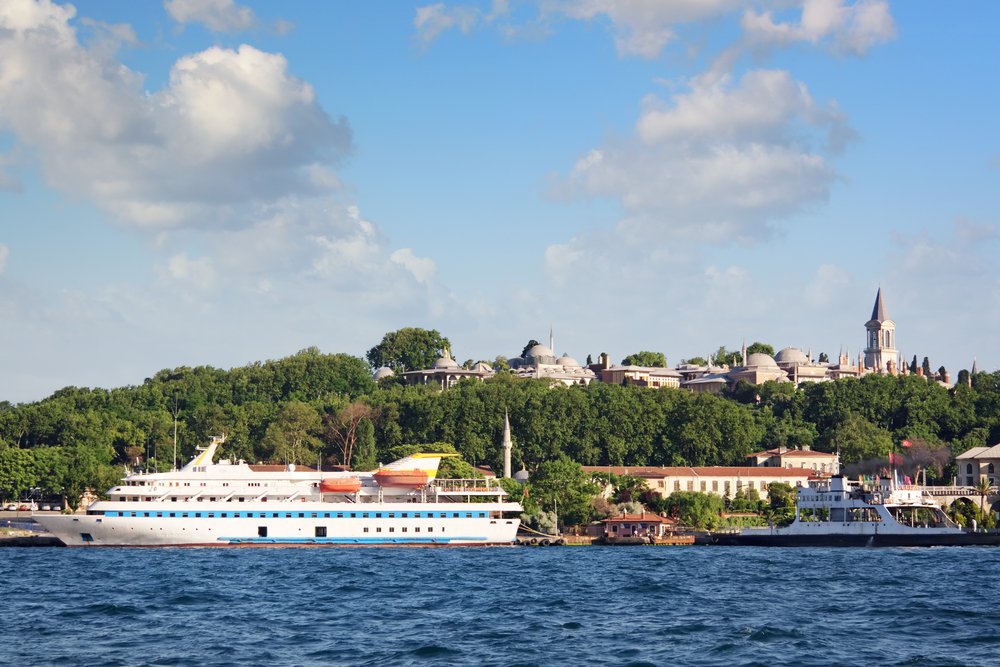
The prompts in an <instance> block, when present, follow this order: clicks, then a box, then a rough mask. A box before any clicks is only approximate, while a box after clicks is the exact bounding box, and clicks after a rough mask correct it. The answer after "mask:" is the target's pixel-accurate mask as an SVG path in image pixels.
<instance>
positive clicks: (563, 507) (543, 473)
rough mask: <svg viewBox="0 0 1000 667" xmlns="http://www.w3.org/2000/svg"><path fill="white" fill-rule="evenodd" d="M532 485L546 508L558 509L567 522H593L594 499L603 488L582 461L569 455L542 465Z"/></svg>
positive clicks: (532, 491) (533, 491)
mask: <svg viewBox="0 0 1000 667" xmlns="http://www.w3.org/2000/svg"><path fill="white" fill-rule="evenodd" d="M530 486H531V490H530V494H531V495H532V496H534V498H535V499H536V500H537V501H539V503H541V504H542V506H543V507H542V508H543V509H556V508H558V514H559V519H560V521H561V522H562V524H563V525H567V524H580V523H586V522H587V521H589V520H590V517H591V513H592V511H593V506H592V505H591V503H590V499H591V498H592V497H593V496H595V495H596V494H597V493H598V491H599V489H598V488H597V485H596V484H594V483H593V482H592V481H591V480H590V476H589V475H587V473H585V472H584V471H583V468H581V467H580V464H579V463H577V462H575V461H573V460H571V459H570V458H569V457H567V456H561V457H560V458H558V459H554V460H552V461H545V462H543V463H541V464H539V466H538V469H537V470H535V472H534V474H532V475H531V485H530Z"/></svg>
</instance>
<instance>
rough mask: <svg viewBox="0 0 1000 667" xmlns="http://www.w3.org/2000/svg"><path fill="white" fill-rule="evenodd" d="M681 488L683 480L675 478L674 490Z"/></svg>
mask: <svg viewBox="0 0 1000 667" xmlns="http://www.w3.org/2000/svg"><path fill="white" fill-rule="evenodd" d="M680 490H681V481H680V480H679V479H675V480H674V491H680Z"/></svg>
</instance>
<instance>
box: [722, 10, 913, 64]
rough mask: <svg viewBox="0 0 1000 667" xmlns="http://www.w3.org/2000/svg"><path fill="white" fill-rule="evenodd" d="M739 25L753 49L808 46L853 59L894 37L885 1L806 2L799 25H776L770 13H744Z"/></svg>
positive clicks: (894, 33)
mask: <svg viewBox="0 0 1000 667" xmlns="http://www.w3.org/2000/svg"><path fill="white" fill-rule="evenodd" d="M741 25H742V28H743V31H744V34H745V37H746V40H747V42H748V43H749V44H750V45H751V46H753V47H756V48H772V47H787V46H789V45H791V44H794V43H796V42H807V43H810V44H813V45H822V44H827V45H829V47H830V48H831V49H833V50H834V51H836V52H839V53H848V54H852V55H864V54H865V53H867V52H868V51H869V50H870V49H871V48H872V47H874V46H876V45H878V44H880V43H882V42H887V41H889V40H891V39H893V38H894V37H895V35H896V26H895V22H894V21H893V19H892V15H891V14H890V12H889V3H888V2H887V1H886V0H857V2H854V3H851V2H849V1H848V0H805V2H804V3H802V12H801V16H800V19H799V21H798V23H794V22H781V21H775V19H774V15H773V12H772V11H763V12H756V11H754V10H753V9H747V10H746V11H745V13H744V14H743V19H742V21H741Z"/></svg>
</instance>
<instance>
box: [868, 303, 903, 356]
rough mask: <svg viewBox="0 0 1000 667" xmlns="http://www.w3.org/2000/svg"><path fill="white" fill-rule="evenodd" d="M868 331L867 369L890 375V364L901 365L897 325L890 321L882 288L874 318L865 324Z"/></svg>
mask: <svg viewBox="0 0 1000 667" xmlns="http://www.w3.org/2000/svg"><path fill="white" fill-rule="evenodd" d="M865 329H866V330H867V331H868V347H866V348H865V368H870V369H871V370H873V371H875V372H876V373H888V372H889V362H890V361H891V362H892V363H893V365H895V364H897V363H899V362H898V359H899V351H898V350H896V323H895V322H893V321H892V320H891V319H889V314H888V313H887V312H886V308H885V302H884V301H883V300H882V288H881V287H879V289H878V292H877V293H876V294H875V306H874V308H872V317H871V319H870V320H868V322H866V323H865Z"/></svg>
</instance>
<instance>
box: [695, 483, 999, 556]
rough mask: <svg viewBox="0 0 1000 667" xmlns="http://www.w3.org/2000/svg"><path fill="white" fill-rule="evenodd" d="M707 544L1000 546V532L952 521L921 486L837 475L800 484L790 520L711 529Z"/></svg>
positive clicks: (705, 541)
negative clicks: (972, 528) (733, 529)
mask: <svg viewBox="0 0 1000 667" xmlns="http://www.w3.org/2000/svg"><path fill="white" fill-rule="evenodd" d="M703 542H704V543H707V544H719V545H739V546H774V547H796V546H800V547H806V546H808V547H854V546H856V547H932V546H972V545H995V546H1000V534H998V533H984V532H976V531H968V530H965V529H964V528H962V527H961V526H959V525H957V524H956V523H954V522H953V521H952V520H951V519H949V518H948V516H947V515H946V514H945V513H944V510H943V509H942V508H941V507H940V506H938V504H937V502H936V501H935V499H934V498H933V497H932V496H931V495H930V494H928V493H926V492H925V491H924V490H923V489H921V488H919V487H912V486H900V485H897V484H895V483H894V482H893V480H892V479H888V478H887V479H880V480H877V481H875V482H874V483H865V482H861V481H858V482H854V481H848V480H846V479H844V477H843V476H840V475H836V476H834V477H831V478H830V479H828V480H821V481H816V482H811V483H810V485H809V486H808V487H802V488H799V490H798V497H797V499H796V504H795V520H794V521H792V523H791V524H789V525H788V526H783V527H777V526H771V527H768V528H745V529H743V530H742V531H740V532H732V533H726V532H716V533H709V534H708V535H707V536H706V538H705V539H704V540H703Z"/></svg>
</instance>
